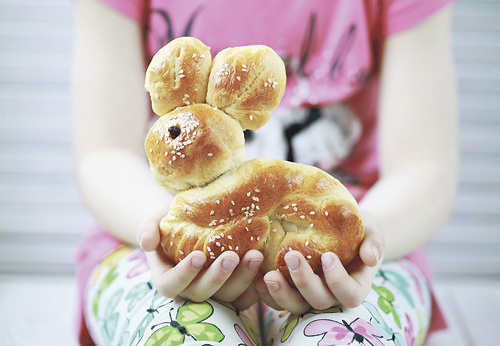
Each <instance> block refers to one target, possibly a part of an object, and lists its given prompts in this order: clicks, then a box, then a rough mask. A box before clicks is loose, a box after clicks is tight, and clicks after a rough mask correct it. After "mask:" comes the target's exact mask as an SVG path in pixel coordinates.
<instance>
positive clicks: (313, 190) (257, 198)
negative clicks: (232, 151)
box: [160, 159, 364, 279]
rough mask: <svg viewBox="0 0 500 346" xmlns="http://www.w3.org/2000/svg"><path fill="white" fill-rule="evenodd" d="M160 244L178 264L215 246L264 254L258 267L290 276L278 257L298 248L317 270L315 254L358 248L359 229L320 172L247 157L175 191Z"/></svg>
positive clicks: (352, 210)
mask: <svg viewBox="0 0 500 346" xmlns="http://www.w3.org/2000/svg"><path fill="white" fill-rule="evenodd" d="M160 228H161V244H162V246H163V249H164V250H165V252H166V254H167V256H168V258H169V259H170V260H172V261H174V262H176V263H177V262H179V261H180V260H181V259H182V258H184V257H185V256H187V255H188V254H189V253H190V252H191V251H194V250H200V251H203V252H205V254H206V255H207V257H208V258H209V261H207V265H209V264H211V263H212V262H213V261H214V260H215V258H216V257H217V256H218V255H219V254H220V253H221V252H223V251H228V250H232V251H235V252H236V253H238V255H240V256H243V255H244V253H245V252H246V251H248V250H250V249H257V250H259V251H262V252H263V253H264V257H265V262H264V266H263V269H264V270H265V271H269V270H273V269H278V270H280V271H281V272H282V273H283V274H284V275H285V277H287V278H288V279H290V277H289V273H288V268H287V266H286V264H285V261H284V255H285V254H286V252H288V251H290V250H292V249H293V250H297V251H300V252H301V253H302V254H303V255H304V256H305V257H306V259H307V261H308V262H309V263H310V264H311V267H312V268H313V270H314V271H315V272H316V273H318V274H320V273H321V254H322V253H324V252H327V251H333V252H335V253H336V254H337V255H338V256H339V258H340V260H341V261H342V263H348V262H349V261H351V260H352V259H353V258H354V257H355V256H356V255H357V253H358V249H359V244H360V242H361V240H362V239H363V237H364V227H363V223H362V219H361V215H360V212H359V210H358V207H357V204H356V201H355V200H354V199H353V197H352V196H351V194H350V193H349V192H348V191H347V189H346V188H345V187H344V186H343V185H342V184H340V183H339V182H338V181H337V180H336V179H334V178H333V177H331V176H330V175H328V174H327V173H325V172H323V171H321V170H319V169H317V168H314V167H310V166H305V165H301V164H296V163H290V162H286V161H281V160H272V159H256V160H252V161H247V162H245V163H244V164H242V165H241V166H240V167H238V168H237V169H236V170H232V171H230V172H228V173H226V174H224V175H223V176H221V177H220V178H219V179H217V180H216V181H214V182H213V183H211V184H210V185H208V186H206V187H204V188H197V189H192V190H189V191H185V192H182V193H179V194H178V195H177V196H176V197H175V199H174V201H173V203H172V205H171V207H170V212H169V214H168V215H167V216H166V217H165V218H164V219H163V220H162V221H161V223H160Z"/></svg>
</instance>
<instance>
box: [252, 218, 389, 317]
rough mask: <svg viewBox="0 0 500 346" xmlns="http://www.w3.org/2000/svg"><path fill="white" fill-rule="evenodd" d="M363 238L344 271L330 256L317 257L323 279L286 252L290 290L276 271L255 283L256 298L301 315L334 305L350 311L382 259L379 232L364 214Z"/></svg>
mask: <svg viewBox="0 0 500 346" xmlns="http://www.w3.org/2000/svg"><path fill="white" fill-rule="evenodd" d="M364 216H365V217H364V223H365V238H364V240H363V242H362V243H361V246H360V249H359V255H358V256H357V257H356V258H354V259H353V260H352V262H351V263H349V265H347V267H345V268H344V266H343V265H342V263H341V262H340V260H339V258H338V257H337V256H336V255H335V254H334V253H325V254H323V256H322V257H321V261H322V267H323V273H324V278H321V277H320V276H318V275H316V274H315V273H314V272H313V271H312V269H311V267H310V266H309V265H308V263H307V261H306V260H305V258H304V256H303V255H302V254H301V253H300V252H298V251H290V252H288V253H287V254H286V255H285V261H286V263H287V265H288V268H289V270H290V275H291V277H292V280H293V282H294V284H295V286H296V288H292V287H291V286H290V285H289V284H288V282H287V281H286V279H285V278H284V276H283V275H282V274H281V273H280V272H278V271H270V272H268V273H266V274H265V275H264V277H263V278H261V279H259V280H258V281H257V282H256V288H257V292H258V294H259V297H260V298H261V299H262V300H263V301H264V302H265V303H266V304H267V305H269V306H271V307H273V308H275V309H277V310H288V311H290V312H291V313H293V314H302V313H304V312H306V311H308V310H310V309H311V308H313V309H318V310H322V309H327V308H330V307H332V306H335V305H343V306H344V307H346V308H354V307H357V306H359V305H361V303H362V302H363V301H364V300H365V298H366V297H367V296H368V293H369V292H370V289H371V285H372V281H373V279H374V278H375V275H376V273H377V271H378V269H379V268H380V265H381V264H382V261H383V257H384V238H383V234H382V231H381V230H380V229H379V228H378V227H377V225H376V224H375V222H374V221H373V219H372V218H371V217H367V215H364Z"/></svg>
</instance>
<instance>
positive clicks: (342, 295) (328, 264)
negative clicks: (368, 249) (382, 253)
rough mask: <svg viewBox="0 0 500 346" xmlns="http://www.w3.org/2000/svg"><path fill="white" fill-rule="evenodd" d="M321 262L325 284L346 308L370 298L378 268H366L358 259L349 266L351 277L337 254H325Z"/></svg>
mask: <svg viewBox="0 0 500 346" xmlns="http://www.w3.org/2000/svg"><path fill="white" fill-rule="evenodd" d="M321 261H322V265H323V273H324V276H325V282H326V284H327V286H328V288H329V289H330V291H331V292H332V293H333V295H334V296H335V297H336V298H337V299H338V301H339V302H340V303H341V304H342V305H343V306H345V307H346V308H354V307H357V306H359V305H361V303H362V302H363V301H364V300H365V298H366V297H367V296H368V293H369V291H370V288H371V283H372V281H373V278H374V277H375V274H376V272H377V270H378V268H377V267H368V266H365V265H364V264H363V262H362V261H361V259H360V258H359V257H356V258H355V259H354V260H353V261H352V262H351V263H350V264H349V272H350V273H351V275H349V274H348V272H347V271H346V269H345V268H344V266H343V265H342V263H341V262H340V260H339V258H338V257H337V256H336V255H335V254H333V253H331V252H328V253H324V254H323V255H322V256H321Z"/></svg>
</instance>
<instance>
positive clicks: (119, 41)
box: [73, 0, 262, 307]
mask: <svg viewBox="0 0 500 346" xmlns="http://www.w3.org/2000/svg"><path fill="white" fill-rule="evenodd" d="M76 6H77V12H76V13H77V18H76V19H77V20H76V42H77V45H76V50H75V57H74V58H75V61H74V75H73V77H74V79H73V127H74V133H73V138H74V149H75V160H76V162H75V165H76V172H77V180H78V185H79V188H80V191H81V194H82V196H83V198H84V201H85V204H86V206H87V208H88V209H89V210H90V212H91V213H92V215H93V216H94V217H95V218H96V219H97V221H98V222H99V223H100V224H102V225H103V226H104V227H105V228H106V229H107V230H108V231H109V232H110V233H111V234H113V235H114V236H115V237H117V238H118V239H121V240H122V241H124V242H127V243H130V244H134V245H137V244H138V243H139V242H140V241H141V238H142V240H143V249H144V250H147V251H150V252H149V253H148V254H147V255H148V261H149V265H150V269H151V272H152V279H153V282H154V283H155V285H156V286H157V288H158V289H159V290H160V292H163V293H165V294H168V295H169V296H172V297H173V296H176V295H181V296H183V297H187V298H191V299H193V300H204V299H207V298H209V297H210V296H212V295H213V294H215V295H216V296H217V297H219V298H220V299H223V300H226V301H234V300H236V298H238V297H239V296H240V295H241V298H240V299H239V300H237V301H236V303H237V304H238V303H240V302H242V303H241V304H240V305H239V306H240V307H246V306H248V305H250V304H252V303H253V302H255V301H256V300H257V295H256V294H255V293H253V291H252V289H249V290H248V291H247V289H248V288H249V286H250V283H251V281H252V278H253V276H255V275H256V273H257V270H258V267H259V266H260V263H261V262H262V254H260V253H259V252H258V251H254V252H251V253H249V254H248V255H246V256H244V257H243V258H242V259H241V260H240V259H239V258H238V256H237V255H236V254H235V253H230V252H228V253H227V254H226V253H225V254H224V256H221V257H220V259H219V260H218V261H217V262H216V263H215V264H214V265H212V266H211V267H210V269H209V270H207V271H206V272H204V273H203V274H202V275H198V274H199V272H200V267H201V265H200V263H201V264H203V263H204V261H205V256H204V255H203V254H201V257H200V254H199V253H193V254H191V255H190V256H189V258H188V260H186V261H183V263H182V264H180V265H178V266H175V267H174V266H172V265H170V264H169V263H167V262H164V261H161V260H159V259H161V258H160V257H159V254H160V253H159V252H156V251H155V249H156V247H157V245H158V243H157V242H156V243H155V241H158V240H159V230H158V221H159V219H160V218H161V217H163V216H164V215H166V214H167V213H168V209H169V205H170V203H171V200H172V198H173V195H172V194H170V193H168V192H167V191H166V190H164V189H163V188H162V187H160V186H159V185H158V184H157V183H156V182H155V181H154V179H153V177H152V174H151V172H150V170H149V163H148V161H147V158H146V155H145V151H144V139H145V136H146V133H147V130H148V121H149V111H150V106H149V105H150V101H149V97H148V95H147V93H146V91H145V90H144V74H145V61H144V56H143V46H142V38H143V37H142V28H141V26H140V24H138V23H136V22H134V21H133V20H131V19H128V18H126V17H125V16H123V15H121V14H118V13H116V12H115V11H113V10H111V9H110V8H108V7H107V6H106V5H103V4H101V3H100V2H98V1H95V0H80V1H77V2H76ZM143 234H146V235H145V236H144V238H143V237H142V235H143ZM193 259H195V260H194V261H192V260H193ZM255 267H257V268H255ZM233 272H234V275H232V274H233ZM241 277H243V278H245V279H244V280H243V279H239V278H241ZM252 288H253V286H252Z"/></svg>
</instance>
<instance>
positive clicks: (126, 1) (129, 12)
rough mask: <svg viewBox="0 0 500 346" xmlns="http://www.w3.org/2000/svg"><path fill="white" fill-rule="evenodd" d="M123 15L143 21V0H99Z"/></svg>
mask: <svg viewBox="0 0 500 346" xmlns="http://www.w3.org/2000/svg"><path fill="white" fill-rule="evenodd" d="M100 1H101V2H102V3H104V4H107V5H108V6H110V7H112V8H113V9H115V10H116V11H118V12H120V13H122V14H123V15H125V16H127V17H129V18H131V19H133V20H135V21H137V22H139V23H142V22H144V11H145V8H146V1H145V0H100Z"/></svg>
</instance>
